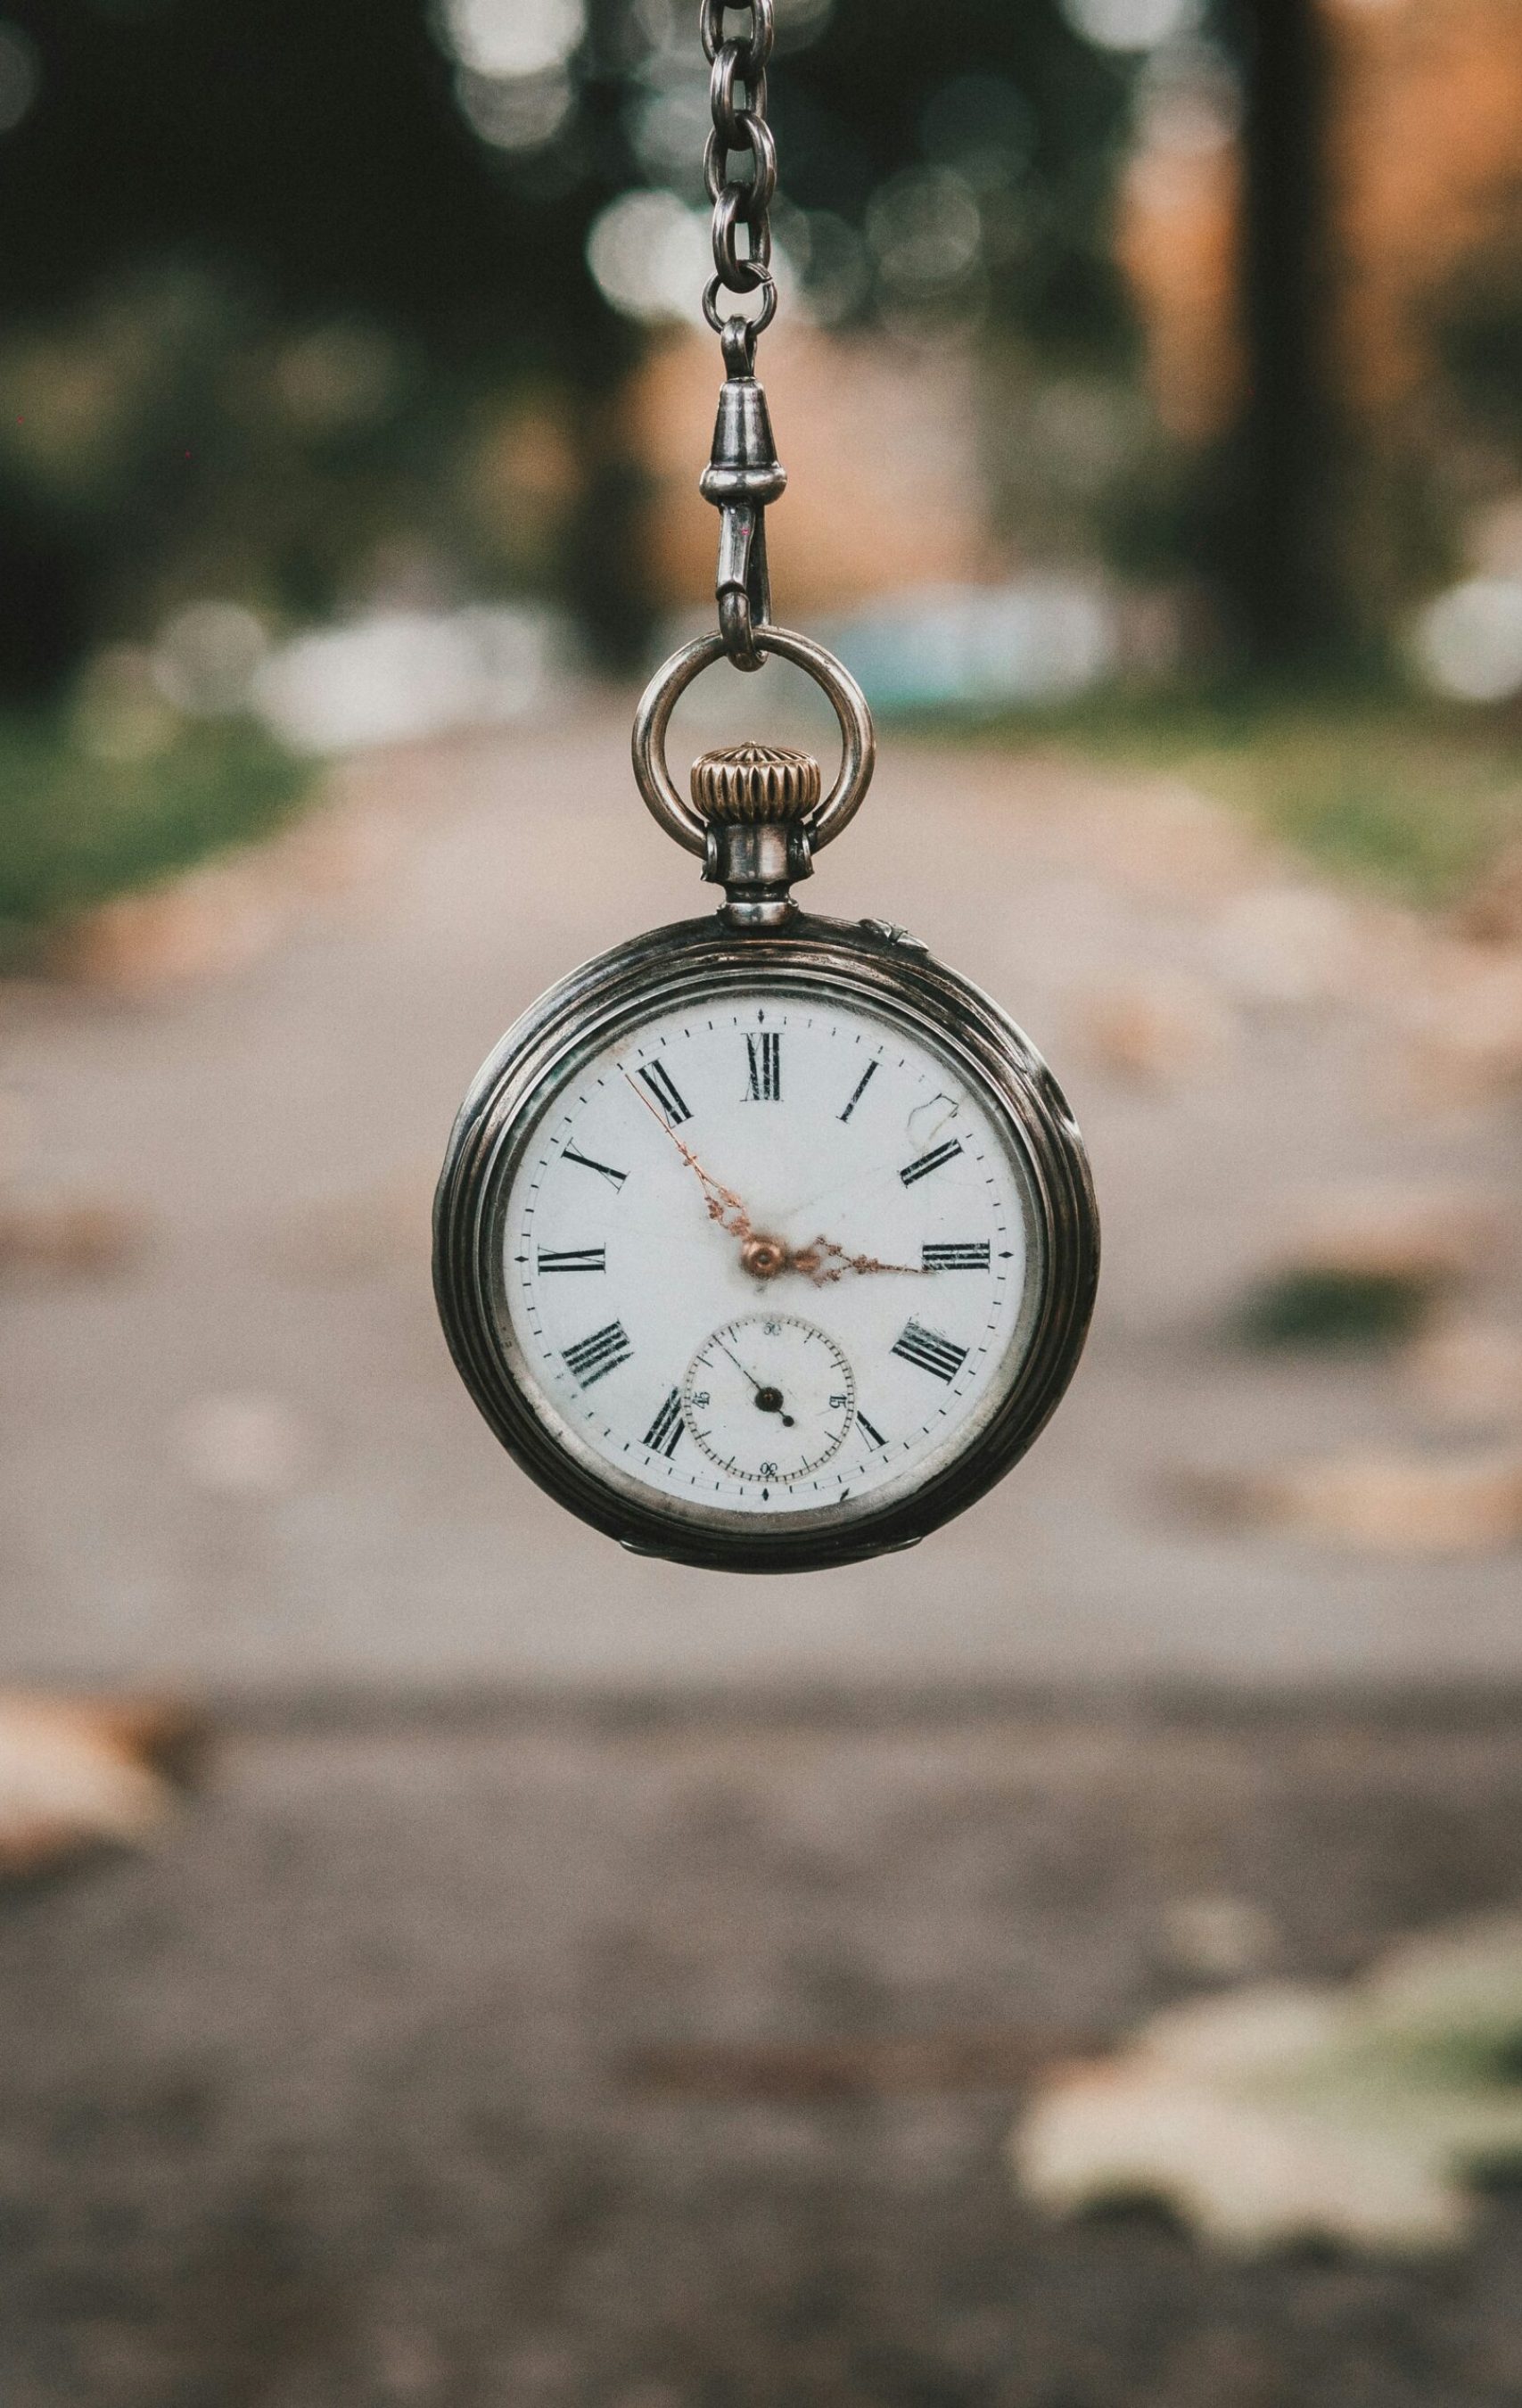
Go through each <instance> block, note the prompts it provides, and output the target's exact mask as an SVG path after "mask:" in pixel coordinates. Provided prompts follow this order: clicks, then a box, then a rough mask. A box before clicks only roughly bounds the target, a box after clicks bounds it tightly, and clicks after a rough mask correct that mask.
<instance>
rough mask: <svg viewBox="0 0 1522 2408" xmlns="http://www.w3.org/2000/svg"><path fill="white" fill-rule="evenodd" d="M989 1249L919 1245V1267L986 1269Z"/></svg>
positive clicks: (985, 1245)
mask: <svg viewBox="0 0 1522 2408" xmlns="http://www.w3.org/2000/svg"><path fill="white" fill-rule="evenodd" d="M991 1251H992V1250H991V1247H990V1244H989V1241H988V1240H983V1241H982V1242H981V1243H979V1244H977V1245H944V1246H921V1247H920V1249H919V1259H920V1268H921V1269H923V1270H927V1271H986V1270H987V1269H989V1255H990V1253H991ZM541 1259H542V1257H541Z"/></svg>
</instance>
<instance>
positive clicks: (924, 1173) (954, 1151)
mask: <svg viewBox="0 0 1522 2408" xmlns="http://www.w3.org/2000/svg"><path fill="white" fill-rule="evenodd" d="M960 1152H961V1140H960V1137H948V1138H947V1140H946V1143H945V1144H944V1145H937V1146H932V1149H931V1151H930V1153H929V1154H921V1155H920V1157H919V1160H918V1161H917V1162H907V1163H905V1164H904V1166H903V1169H902V1170H901V1171H900V1172H899V1177H900V1178H901V1179H902V1180H903V1183H904V1185H905V1187H912V1186H913V1185H914V1183H915V1181H916V1180H917V1179H928V1178H929V1177H930V1175H931V1172H932V1170H939V1169H940V1168H941V1165H942V1163H943V1162H951V1161H953V1160H954V1159H955V1157H956V1156H957V1155H958V1154H960Z"/></svg>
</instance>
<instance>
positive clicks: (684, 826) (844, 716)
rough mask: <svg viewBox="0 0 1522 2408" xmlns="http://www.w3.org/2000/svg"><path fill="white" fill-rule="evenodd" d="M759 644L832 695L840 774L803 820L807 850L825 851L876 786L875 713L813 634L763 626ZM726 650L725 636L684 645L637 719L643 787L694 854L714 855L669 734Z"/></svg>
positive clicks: (671, 832) (668, 827)
mask: <svg viewBox="0 0 1522 2408" xmlns="http://www.w3.org/2000/svg"><path fill="white" fill-rule="evenodd" d="M756 640H757V642H758V644H760V645H761V646H762V648H763V649H764V650H765V651H767V652H780V654H781V655H782V658H783V659H784V660H785V661H792V662H793V663H794V664H795V665H796V666H797V667H799V668H801V669H805V670H806V671H807V672H808V674H809V676H810V677H811V678H813V679H814V681H815V682H816V683H817V684H818V686H819V688H820V689H821V691H822V692H823V693H824V694H825V695H826V696H827V697H828V699H829V702H830V704H831V707H832V710H833V711H834V714H835V717H836V719H837V721H838V722H839V724H840V739H841V759H840V769H839V772H838V774H837V776H836V778H835V781H834V784H833V785H832V787H831V789H830V792H829V793H828V794H827V795H826V796H825V797H824V799H823V801H822V802H821V803H820V804H819V805H818V809H817V810H813V811H811V812H810V813H809V815H808V817H807V819H806V820H805V821H804V823H803V834H804V839H805V842H806V845H807V849H808V851H809V852H810V853H818V851H819V850H820V849H821V847H823V846H824V845H827V844H832V843H833V841H834V839H835V838H836V837H837V836H839V834H840V833H841V830H842V829H843V828H845V827H846V826H848V825H849V824H850V822H851V820H852V819H853V818H854V817H855V815H856V813H857V812H858V811H859V810H861V804H862V802H863V800H864V799H865V796H866V791H867V788H868V786H869V785H870V784H871V783H872V772H873V769H874V767H875V763H876V758H877V739H876V736H875V733H874V730H873V724H872V713H871V711H870V710H868V708H867V698H866V696H865V695H864V694H863V693H862V691H861V687H860V686H859V685H858V684H857V682H856V680H855V679H854V678H853V677H852V675H851V673H850V671H849V670H848V669H846V668H845V667H842V665H841V663H840V662H839V661H837V660H836V658H835V656H834V654H833V652H826V650H825V648H824V646H823V645H822V644H816V643H814V642H812V641H811V639H810V638H808V637H807V636H799V635H795V634H794V633H793V632H792V630H791V629H790V628H789V627H761V628H758V630H757V633H756ZM726 650H727V646H726V644H725V641H724V638H723V637H722V636H698V637H696V638H694V639H693V641H692V642H691V643H690V644H684V645H683V646H682V649H681V650H680V652H673V654H672V656H671V658H670V660H669V661H667V662H666V663H665V665H664V667H661V668H660V669H658V670H657V672H656V674H655V676H654V677H653V678H652V679H651V680H650V682H649V684H648V685H647V687H646V689H645V692H644V694H643V695H642V696H641V698H640V705H639V709H638V710H637V711H636V712H635V714H634V732H633V748H632V749H633V764H634V780H635V783H636V784H637V785H638V787H639V791H640V793H641V794H642V795H643V796H644V797H645V801H646V803H647V806H648V808H649V810H650V811H651V812H652V814H653V815H654V817H655V818H656V819H657V820H658V821H659V822H660V824H661V826H662V827H663V828H664V829H665V831H666V834H667V835H668V836H669V837H674V838H675V839H676V842H677V843H678V844H679V845H681V846H682V847H683V849H684V850H685V851H686V852H688V853H697V854H699V855H700V856H706V855H707V853H708V824H707V822H706V821H705V820H704V817H703V815H702V813H701V812H700V811H698V810H696V809H695V808H694V806H693V805H692V804H691V803H690V802H689V801H688V800H687V798H686V796H683V795H682V794H680V793H679V792H678V790H677V787H676V782H675V781H674V780H673V778H672V774H671V771H670V769H669V767H667V764H666V730H667V728H668V727H669V726H670V724H671V714H672V712H673V711H674V710H676V705H677V702H678V701H679V700H680V698H681V696H682V695H683V694H685V693H686V691H687V688H688V687H689V686H690V684H691V682H692V681H693V679H694V678H695V677H699V676H701V675H702V673H703V671H704V669H706V668H712V667H713V665H714V663H715V662H716V661H721V660H722V659H723V658H724V656H725V652H726Z"/></svg>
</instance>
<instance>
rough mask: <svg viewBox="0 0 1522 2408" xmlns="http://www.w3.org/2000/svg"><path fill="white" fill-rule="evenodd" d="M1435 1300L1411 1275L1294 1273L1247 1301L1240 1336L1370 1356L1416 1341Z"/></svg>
mask: <svg viewBox="0 0 1522 2408" xmlns="http://www.w3.org/2000/svg"><path fill="white" fill-rule="evenodd" d="M1432 1300H1433V1283H1432V1282H1431V1281H1430V1280H1423V1279H1420V1278H1417V1277H1415V1275H1413V1274H1412V1273H1410V1272H1400V1271H1377V1270H1367V1271H1359V1270H1339V1269H1332V1268H1331V1267H1330V1266H1328V1267H1316V1268H1313V1269H1302V1270H1289V1271H1286V1272H1284V1273H1283V1275H1282V1276H1281V1277H1280V1278H1278V1279H1275V1280H1272V1281H1269V1282H1266V1283H1265V1284H1264V1285H1263V1286H1262V1287H1260V1288H1259V1289H1258V1290H1257V1291H1256V1293H1255V1294H1254V1295H1252V1296H1251V1297H1249V1298H1248V1299H1247V1302H1246V1304H1245V1307H1244V1308H1243V1311H1242V1312H1241V1313H1240V1315H1239V1316H1238V1320H1237V1325H1236V1334H1237V1335H1238V1336H1239V1337H1240V1338H1241V1339H1242V1340H1244V1342H1245V1344H1247V1345H1249V1346H1264V1347H1280V1346H1288V1347H1312V1348H1318V1349H1325V1350H1326V1351H1328V1352H1329V1353H1334V1354H1341V1353H1349V1354H1351V1353H1358V1352H1370V1353H1373V1352H1375V1351H1377V1350H1379V1349H1381V1348H1386V1347H1393V1346H1399V1345H1402V1344H1403V1343H1404V1342H1405V1341H1406V1340H1408V1339H1410V1338H1413V1337H1415V1334H1416V1332H1417V1331H1418V1330H1419V1329H1420V1328H1421V1326H1422V1325H1423V1323H1424V1322H1425V1321H1426V1320H1427V1319H1428V1318H1429V1315H1430V1311H1431V1306H1432Z"/></svg>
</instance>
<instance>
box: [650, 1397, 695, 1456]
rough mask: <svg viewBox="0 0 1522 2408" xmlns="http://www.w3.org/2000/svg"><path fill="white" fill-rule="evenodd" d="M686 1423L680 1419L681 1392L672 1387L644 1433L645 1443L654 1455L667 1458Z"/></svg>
mask: <svg viewBox="0 0 1522 2408" xmlns="http://www.w3.org/2000/svg"><path fill="white" fill-rule="evenodd" d="M686 1427H687V1424H686V1423H685V1422H684V1421H683V1419H682V1392H681V1390H680V1388H673V1390H672V1392H671V1394H670V1396H669V1397H668V1398H666V1401H665V1403H664V1404H663V1405H662V1406H661V1411H660V1412H658V1413H657V1415H656V1417H655V1419H654V1421H653V1422H652V1423H651V1424H650V1426H649V1428H648V1429H647V1431H646V1433H645V1443H646V1445H647V1447H649V1448H650V1449H651V1450H652V1452H653V1453H654V1454H656V1455H665V1456H666V1457H667V1458H668V1460H669V1458H670V1457H671V1456H672V1455H675V1454H676V1449H677V1447H678V1445H679V1444H680V1442H681V1436H682V1432H683V1430H684V1429H685V1428H686Z"/></svg>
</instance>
